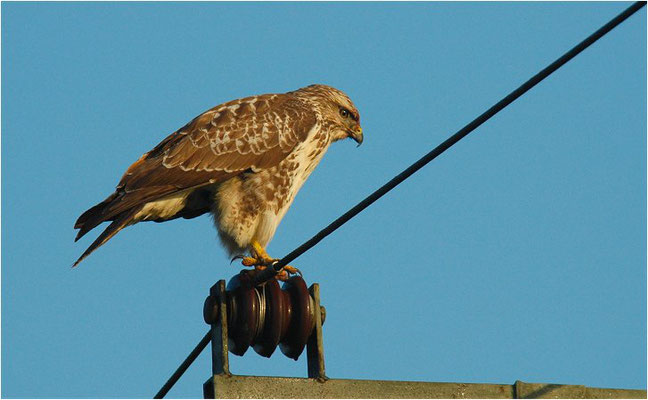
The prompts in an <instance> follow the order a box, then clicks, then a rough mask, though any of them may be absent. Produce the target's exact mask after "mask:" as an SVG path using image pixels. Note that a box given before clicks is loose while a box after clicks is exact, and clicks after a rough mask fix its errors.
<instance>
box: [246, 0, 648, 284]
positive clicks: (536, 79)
mask: <svg viewBox="0 0 648 400" xmlns="http://www.w3.org/2000/svg"><path fill="white" fill-rule="evenodd" d="M645 5H646V2H645V1H638V2H636V3H634V4H633V5H631V6H630V7H628V8H627V9H626V10H624V11H623V12H622V13H621V14H619V15H617V16H616V17H614V18H613V19H612V20H610V22H608V23H607V24H605V25H603V26H602V27H601V28H600V29H599V30H597V31H596V32H594V33H592V34H591V35H590V36H588V37H587V38H586V39H585V40H583V41H582V42H580V43H579V44H577V45H576V46H574V47H573V48H572V49H571V50H569V51H568V52H566V53H565V54H563V55H562V56H561V57H560V58H558V59H557V60H556V61H554V62H553V63H551V64H550V65H549V66H548V67H546V68H545V69H543V70H542V71H540V72H538V73H537V74H536V75H534V76H533V77H532V78H531V79H529V80H528V81H526V82H524V83H523V84H522V85H521V86H520V87H518V88H517V89H515V90H514V91H512V92H511V93H510V94H509V95H508V96H506V97H505V98H503V99H502V100H500V101H499V102H498V103H497V104H495V105H494V106H492V107H491V108H489V109H488V110H486V112H484V113H483V114H482V115H480V116H479V117H477V118H475V119H474V120H473V121H472V122H470V123H469V124H468V125H466V126H464V127H463V128H461V129H460V130H459V131H458V132H457V133H455V134H454V135H452V136H450V137H449V138H448V139H447V140H446V141H445V142H443V143H441V144H440V145H438V146H437V147H436V148H434V150H432V151H430V152H429V153H427V154H426V155H425V156H423V157H422V158H421V159H420V160H418V161H417V162H415V163H414V164H412V165H411V166H410V167H409V168H407V169H406V170H404V171H403V172H401V173H400V174H398V175H396V176H395V177H394V178H393V179H392V180H390V181H389V182H387V183H386V184H384V185H383V186H382V187H380V188H379V189H378V190H376V191H375V192H373V193H372V194H370V195H369V196H368V197H367V198H365V199H364V200H362V201H361V202H360V203H358V204H357V205H356V206H355V207H353V208H352V209H350V210H349V211H347V212H346V213H344V214H343V215H342V216H341V217H339V218H338V219H336V220H335V221H333V222H332V223H331V224H330V225H329V226H327V227H326V228H324V229H322V230H321V231H319V232H318V233H317V234H316V235H315V236H313V237H312V238H310V239H309V240H308V241H306V242H305V243H304V244H302V245H301V246H299V247H297V248H296V249H295V250H293V251H291V252H290V253H288V254H287V255H286V256H285V257H284V258H282V259H281V260H279V261H278V262H276V263H275V264H274V265H273V268H267V269H265V270H264V271H262V273H260V274H257V276H256V277H255V281H256V282H257V283H261V282H265V281H267V280H268V279H270V278H272V277H273V276H274V275H276V274H277V272H279V271H280V270H281V269H282V268H283V267H285V266H286V265H288V263H290V262H292V261H293V260H294V259H296V258H297V257H299V256H300V255H302V254H304V253H305V252H306V251H308V250H310V249H311V248H312V247H313V246H315V245H316V244H317V243H319V242H320V241H321V240H322V239H324V238H325V237H327V236H328V235H330V234H331V233H333V232H334V231H335V230H336V229H338V228H339V227H341V226H342V225H344V224H345V223H346V222H348V221H349V220H350V219H351V218H353V217H355V216H356V215H358V214H359V213H360V212H362V211H363V210H364V209H365V208H367V207H369V206H370V205H371V204H373V203H374V202H375V201H376V200H378V199H379V198H381V197H382V196H384V195H385V194H386V193H387V192H389V191H390V190H392V189H393V188H395V187H396V186H398V185H399V184H400V183H402V182H403V181H404V180H405V179H407V178H409V177H410V176H411V175H412V174H414V173H415V172H416V171H418V170H419V169H421V168H423V167H424V166H425V165H426V164H427V163H429V162H430V161H432V160H434V159H435V158H436V157H437V156H439V155H440V154H441V153H443V152H444V151H446V150H447V149H449V148H450V147H451V146H452V145H454V144H455V143H457V142H458V141H460V140H461V139H463V138H464V137H466V136H467V135H468V134H469V133H470V132H472V131H473V130H475V129H476V128H477V127H479V126H480V125H481V124H483V123H484V122H486V121H488V120H489V119H490V118H491V117H492V116H494V115H495V114H497V113H498V112H500V111H501V110H502V109H504V108H505V107H506V106H508V105H509V104H511V103H512V102H513V101H515V100H516V99H518V98H519V97H520V96H522V95H523V94H524V93H526V92H527V91H528V90H529V89H531V88H532V87H534V86H535V85H537V84H538V83H540V82H541V81H542V80H543V79H545V78H546V77H548V76H549V75H551V74H552V73H553V72H555V71H556V70H557V69H558V68H560V67H562V66H563V65H564V64H566V63H567V62H568V61H570V60H571V59H572V58H574V57H576V56H577V55H578V54H579V53H580V52H582V51H583V50H585V49H586V48H588V47H589V46H590V45H591V44H592V43H594V42H596V41H597V40H598V39H600V38H601V37H603V36H604V35H605V34H606V33H608V32H609V31H611V30H612V29H614V28H615V27H616V26H617V25H619V24H621V23H622V22H623V21H625V20H626V19H627V18H628V17H630V16H631V15H632V14H634V13H635V12H637V11H639V9H641V8H642V7H643V6H645Z"/></svg>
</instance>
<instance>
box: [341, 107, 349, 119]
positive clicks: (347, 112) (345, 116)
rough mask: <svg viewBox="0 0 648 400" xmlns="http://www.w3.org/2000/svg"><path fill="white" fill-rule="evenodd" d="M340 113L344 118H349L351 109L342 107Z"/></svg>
mask: <svg viewBox="0 0 648 400" xmlns="http://www.w3.org/2000/svg"><path fill="white" fill-rule="evenodd" d="M340 115H341V116H342V118H348V117H349V110H347V109H346V108H340Z"/></svg>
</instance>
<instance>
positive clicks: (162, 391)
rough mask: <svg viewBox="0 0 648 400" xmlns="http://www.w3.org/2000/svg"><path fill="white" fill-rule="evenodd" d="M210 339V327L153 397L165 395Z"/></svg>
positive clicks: (158, 397)
mask: <svg viewBox="0 0 648 400" xmlns="http://www.w3.org/2000/svg"><path fill="white" fill-rule="evenodd" d="M210 341H211V329H210V330H208V331H207V333H206V334H205V336H204V337H203V338H202V339H200V342H199V343H198V345H197V346H196V347H195V348H194V349H193V350H192V351H191V353H189V355H188V356H187V358H186V359H185V360H184V361H183V362H182V364H180V366H179V367H178V369H176V371H175V372H174V373H173V375H171V377H170V378H169V380H168V381H166V383H165V384H164V386H162V388H160V390H159V391H158V392H157V394H156V395H155V397H153V398H154V399H163V398H164V396H166V394H167V393H168V392H169V390H171V388H172V387H173V385H175V384H176V382H178V379H180V377H181V376H182V374H184V373H185V371H186V370H187V369H188V368H189V366H191V364H192V363H193V362H194V361H195V360H196V358H198V356H199V355H200V353H202V351H203V350H205V347H207V345H208V344H209V342H210Z"/></svg>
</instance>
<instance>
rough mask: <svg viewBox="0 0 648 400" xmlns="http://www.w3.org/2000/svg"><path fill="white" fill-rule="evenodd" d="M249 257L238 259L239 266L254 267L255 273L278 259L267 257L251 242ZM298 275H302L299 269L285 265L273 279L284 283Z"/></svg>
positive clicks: (258, 246)
mask: <svg viewBox="0 0 648 400" xmlns="http://www.w3.org/2000/svg"><path fill="white" fill-rule="evenodd" d="M250 253H251V257H238V258H240V259H241V264H243V265H244V266H246V267H254V269H255V270H257V271H262V270H264V269H266V268H267V267H269V266H271V265H273V264H274V263H276V262H277V261H279V259H277V258H272V257H270V256H269V255H268V253H267V252H266V251H265V249H264V248H263V247H262V246H261V245H260V244H259V243H258V242H257V241H253V242H252V249H251V250H250ZM295 274H299V276H302V273H301V271H300V270H299V269H297V268H295V267H293V266H290V265H286V266H285V267H283V268H282V269H281V271H279V272H278V273H277V275H276V276H275V278H276V279H277V280H280V281H286V280H288V279H289V278H290V276H291V275H295Z"/></svg>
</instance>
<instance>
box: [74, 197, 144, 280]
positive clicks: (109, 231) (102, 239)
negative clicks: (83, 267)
mask: <svg viewBox="0 0 648 400" xmlns="http://www.w3.org/2000/svg"><path fill="white" fill-rule="evenodd" d="M140 209H141V207H134V208H132V209H130V210H129V211H126V212H124V213H122V214H120V215H118V216H116V217H115V219H114V220H113V222H112V223H111V224H110V225H108V227H107V228H106V229H105V230H104V231H103V232H102V233H101V235H99V237H97V239H96V240H95V241H94V242H92V244H91V245H90V247H88V249H87V250H86V251H85V252H84V253H83V254H81V257H79V259H78V260H76V262H75V263H74V264H73V265H72V268H74V267H76V266H77V265H79V263H80V262H81V261H83V259H85V258H86V257H88V256H89V255H90V254H91V253H92V252H93V251H95V250H96V249H97V248H99V247H100V246H101V245H103V244H104V243H106V242H107V241H108V240H110V239H111V238H112V237H113V236H115V235H116V234H117V232H119V231H121V230H122V229H123V228H125V227H126V226H128V225H129V224H130V223H131V222H132V221H133V217H134V216H135V214H137V212H139V210H140Z"/></svg>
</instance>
